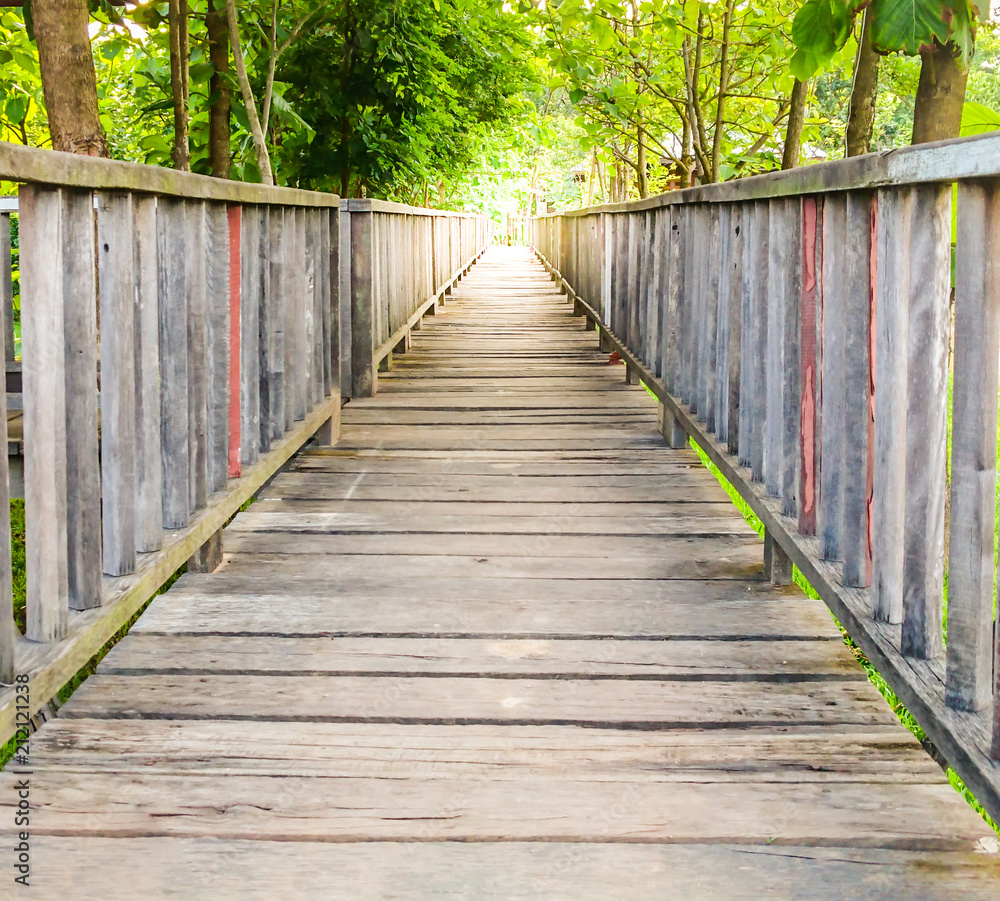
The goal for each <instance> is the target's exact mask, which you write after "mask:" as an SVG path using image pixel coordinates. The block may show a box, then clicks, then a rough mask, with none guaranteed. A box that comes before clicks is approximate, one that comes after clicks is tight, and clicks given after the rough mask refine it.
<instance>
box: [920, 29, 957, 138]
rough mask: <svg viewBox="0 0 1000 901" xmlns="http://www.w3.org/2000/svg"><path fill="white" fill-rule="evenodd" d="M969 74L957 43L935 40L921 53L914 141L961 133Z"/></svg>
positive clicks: (953, 135)
mask: <svg viewBox="0 0 1000 901" xmlns="http://www.w3.org/2000/svg"><path fill="white" fill-rule="evenodd" d="M968 78H969V70H968V69H967V68H965V67H964V66H963V65H962V61H961V59H959V57H958V52H957V50H956V48H955V45H954V44H951V43H949V44H947V45H946V46H944V47H942V46H941V45H940V44H938V43H937V42H936V41H935V43H934V48H933V49H932V50H928V51H926V52H924V53H921V54H920V81H919V83H918V84H917V98H916V101H915V103H914V105H913V135H912V138H911V143H913V144H926V143H927V142H929V141H944V140H947V139H948V138H957V137H958V135H959V132H960V131H961V128H962V105H963V104H964V103H965V83H966V81H967V80H968Z"/></svg>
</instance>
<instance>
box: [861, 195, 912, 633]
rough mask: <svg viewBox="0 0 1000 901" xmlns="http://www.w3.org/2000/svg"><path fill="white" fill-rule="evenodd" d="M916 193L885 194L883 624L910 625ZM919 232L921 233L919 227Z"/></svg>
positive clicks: (877, 560) (881, 211) (875, 584)
mask: <svg viewBox="0 0 1000 901" xmlns="http://www.w3.org/2000/svg"><path fill="white" fill-rule="evenodd" d="M915 202H916V196H915V192H914V191H913V189H911V188H900V189H898V190H885V191H879V193H878V223H877V234H876V241H877V247H878V270H877V282H876V298H875V306H876V316H875V329H876V338H875V410H876V413H875V460H874V465H875V472H874V486H875V495H874V502H873V507H872V521H873V522H872V527H873V532H874V549H873V554H872V557H873V560H872V564H873V573H872V603H873V605H874V606H873V614H874V616H875V619H877V620H879V621H880V622H886V623H901V622H902V621H903V529H904V523H905V514H906V510H905V505H904V501H905V487H906V486H905V479H906V460H905V455H906V408H907V371H906V366H907V355H906V347H907V344H908V340H909V339H908V322H907V315H906V314H907V310H908V306H909V304H908V300H909V295H910V291H911V290H914V288H916V287H918V286H914V285H911V282H910V269H911V261H912V256H913V251H912V250H911V244H910V242H911V240H912V238H913V231H912V226H913V215H912V214H913V206H914V203H915ZM918 232H919V228H918Z"/></svg>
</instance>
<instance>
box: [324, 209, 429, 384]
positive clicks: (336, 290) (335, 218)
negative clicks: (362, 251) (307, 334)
mask: <svg viewBox="0 0 1000 901" xmlns="http://www.w3.org/2000/svg"><path fill="white" fill-rule="evenodd" d="M323 221H324V234H325V236H326V242H327V247H328V248H329V249H328V260H329V270H328V278H327V299H328V301H327V302H328V317H329V319H328V321H329V343H328V346H327V353H328V358H329V361H330V372H329V380H328V382H327V386H326V394H328V395H329V394H333V393H336V394H338V395H339V394H340V393H341V385H342V382H341V375H340V374H341V372H342V369H341V359H342V357H343V354H344V353H345V347H344V344H343V341H342V340H341V339H342V335H341V332H340V327H339V324H340V322H341V321H342V313H341V308H342V307H343V305H344V304H343V303H342V298H343V296H344V295H343V294H342V293H341V290H340V287H341V279H340V273H341V270H343V269H345V268H349V265H348V262H349V261H347V260H345V259H344V258H343V257H342V256H341V252H340V251H341V246H342V245H341V243H340V228H341V225H342V223H343V219H342V218H341V216H340V212H339V211H338V210H336V209H332V210H330V212H329V215H328V216H326V215H324V219H323ZM431 224H432V222H428V228H427V243H426V245H425V247H426V250H427V253H428V254H430V234H431V232H430V227H429V226H430V225H431ZM430 263H431V260H430V259H429V258H428V269H427V272H428V278H429V279H430V281H431V282H433V280H434V279H433V273H431V270H430ZM433 290H434V285H433V284H431V285H429V286H428V294H430V293H431V292H433Z"/></svg>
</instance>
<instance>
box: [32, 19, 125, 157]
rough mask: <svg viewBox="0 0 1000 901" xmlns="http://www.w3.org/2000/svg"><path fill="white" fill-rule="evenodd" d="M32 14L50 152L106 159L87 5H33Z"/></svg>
mask: <svg viewBox="0 0 1000 901" xmlns="http://www.w3.org/2000/svg"><path fill="white" fill-rule="evenodd" d="M32 13H33V15H34V22H35V41H36V43H37V44H38V64H39V69H40V71H41V75H42V90H43V92H44V95H45V109H46V111H47V112H48V117H49V134H51V135H52V148H53V149H54V150H66V151H68V152H69V153H81V154H84V155H86V156H110V154H109V153H108V142H107V140H106V139H105V137H104V130H103V129H102V128H101V120H100V116H99V114H98V109H97V75H96V74H95V72H94V55H93V52H92V50H91V48H90V34H89V33H88V31H87V26H88V25H89V23H90V12H89V10H88V6H87V0H48V2H46V3H33V4H32Z"/></svg>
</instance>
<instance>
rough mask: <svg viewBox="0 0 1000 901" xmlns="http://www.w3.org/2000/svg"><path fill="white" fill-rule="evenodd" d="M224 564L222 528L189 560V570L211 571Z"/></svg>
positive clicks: (192, 571)
mask: <svg viewBox="0 0 1000 901" xmlns="http://www.w3.org/2000/svg"><path fill="white" fill-rule="evenodd" d="M221 565H222V529H219V530H218V531H216V532H213V533H212V536H211V538H209V539H208V541H206V542H205V543H204V544H203V545H202V546H201V547H200V548H198V550H197V551H195V552H194V555H193V556H192V557H191V559H190V560H188V572H191V573H211V572H215V570H217V569H218V568H219V567H220V566H221Z"/></svg>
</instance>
